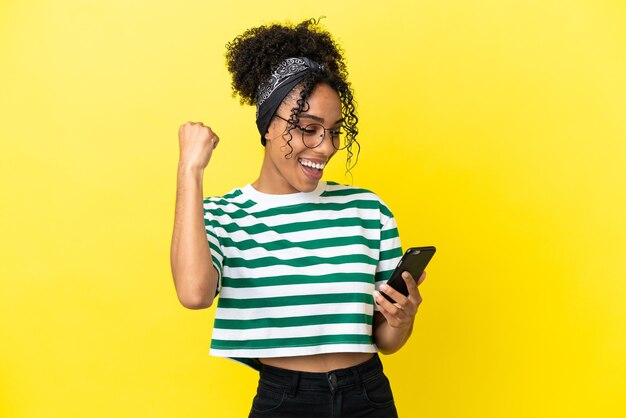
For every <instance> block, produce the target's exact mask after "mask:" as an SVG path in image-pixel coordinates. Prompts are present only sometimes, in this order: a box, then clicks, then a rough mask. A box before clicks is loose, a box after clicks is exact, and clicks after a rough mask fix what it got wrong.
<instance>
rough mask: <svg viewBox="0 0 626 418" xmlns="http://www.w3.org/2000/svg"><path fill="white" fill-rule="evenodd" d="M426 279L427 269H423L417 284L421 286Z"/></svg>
mask: <svg viewBox="0 0 626 418" xmlns="http://www.w3.org/2000/svg"><path fill="white" fill-rule="evenodd" d="M425 279H426V271H423V272H422V274H421V275H420V278H419V279H418V280H417V285H418V286H419V285H420V284H422V282H423V281H424V280H425Z"/></svg>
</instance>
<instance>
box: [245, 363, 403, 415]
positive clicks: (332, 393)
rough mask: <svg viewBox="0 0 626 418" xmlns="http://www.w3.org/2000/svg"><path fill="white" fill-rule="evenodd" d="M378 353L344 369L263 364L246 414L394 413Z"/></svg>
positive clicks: (391, 398) (390, 394) (389, 388)
mask: <svg viewBox="0 0 626 418" xmlns="http://www.w3.org/2000/svg"><path fill="white" fill-rule="evenodd" d="M397 416H398V413H397V412H396V407H395V405H394V402H393V394H392V393H391V387H390V386H389V380H387V377H386V376H385V375H384V373H383V365H382V363H381V362H380V358H379V357H378V354H375V355H374V357H372V358H371V359H370V360H368V361H366V362H364V363H361V364H358V365H356V366H354V367H349V368H347V369H339V370H332V371H330V372H328V373H308V372H297V371H292V370H285V369H280V368H277V367H271V366H266V365H262V367H261V373H260V378H259V386H258V389H257V394H256V396H255V397H254V400H253V401H252V410H251V411H250V415H249V418H257V417H273V418H274V417H275V418H281V417H285V418H287V417H289V418H291V417H295V418H306V417H311V418H326V417H328V418H331V417H332V418H359V417H363V418H378V417H380V418H393V417H397Z"/></svg>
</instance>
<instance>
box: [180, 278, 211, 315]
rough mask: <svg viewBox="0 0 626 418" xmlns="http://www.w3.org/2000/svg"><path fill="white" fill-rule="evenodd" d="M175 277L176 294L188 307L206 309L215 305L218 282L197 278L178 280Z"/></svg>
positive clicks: (181, 302) (182, 303)
mask: <svg viewBox="0 0 626 418" xmlns="http://www.w3.org/2000/svg"><path fill="white" fill-rule="evenodd" d="M177 279H180V277H179V278H177V277H176V276H175V277H174V282H175V287H176V295H177V296H178V301H179V302H180V304H181V305H183V306H184V307H185V308H187V309H206V308H209V307H210V306H211V305H213V300H214V299H215V288H216V282H215V281H212V280H209V281H208V282H207V281H201V282H198V281H195V280H189V279H186V280H177Z"/></svg>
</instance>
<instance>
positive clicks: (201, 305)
mask: <svg viewBox="0 0 626 418" xmlns="http://www.w3.org/2000/svg"><path fill="white" fill-rule="evenodd" d="M213 299H214V298H213V297H205V296H203V295H194V294H185V295H181V294H179V295H178V301H179V302H180V304H181V305H183V306H184V307H185V308H187V309H194V310H198V309H206V308H210V307H211V305H213Z"/></svg>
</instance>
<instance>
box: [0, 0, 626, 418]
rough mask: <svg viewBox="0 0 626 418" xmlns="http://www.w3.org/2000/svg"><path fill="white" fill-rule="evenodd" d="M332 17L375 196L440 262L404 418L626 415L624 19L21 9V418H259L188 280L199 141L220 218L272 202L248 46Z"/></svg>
mask: <svg viewBox="0 0 626 418" xmlns="http://www.w3.org/2000/svg"><path fill="white" fill-rule="evenodd" d="M319 16H326V19H324V20H323V23H324V25H325V26H326V27H327V28H328V29H329V30H330V31H331V32H332V33H334V34H335V36H336V37H337V39H339V40H340V42H341V43H342V45H343V47H344V49H345V51H346V58H347V62H348V66H349V71H350V76H351V80H352V82H353V87H354V89H355V92H356V97H357V100H358V103H359V115H360V131H361V133H360V135H359V139H360V142H361V145H362V153H361V156H360V159H359V162H358V165H357V167H356V168H355V169H354V170H353V176H354V178H353V180H351V179H350V178H349V177H348V178H346V177H345V175H344V164H343V161H341V158H342V157H341V156H340V157H338V158H337V159H336V160H335V161H334V162H333V163H332V164H331V166H330V168H329V169H328V170H327V173H326V178H327V179H333V180H336V181H342V182H350V181H353V183H354V184H355V185H359V186H362V187H367V188H371V189H373V190H374V191H376V192H377V193H378V194H379V195H380V196H381V197H382V198H383V199H384V200H385V201H386V202H387V203H388V204H389V205H390V206H391V208H392V209H393V210H394V212H395V215H396V217H397V220H398V223H399V227H400V233H401V238H402V241H403V245H404V246H405V247H406V246H409V245H436V246H437V247H438V250H439V251H438V253H437V255H436V256H435V258H434V259H433V263H432V265H431V267H429V269H428V277H427V279H426V281H425V282H424V284H423V285H422V287H421V291H422V295H423V297H424V302H423V304H422V306H421V307H420V311H419V314H418V318H417V321H416V326H415V331H414V334H413V337H412V339H411V340H410V342H409V343H408V344H407V345H406V346H405V347H404V349H403V350H401V351H400V352H398V353H396V354H394V355H391V356H386V357H384V358H383V361H384V364H385V367H386V371H387V374H388V375H389V377H390V380H391V383H392V386H393V389H394V392H395V397H396V401H397V405H398V409H399V411H400V414H401V416H402V417H428V418H437V417H554V416H568V417H589V416H601V417H622V416H626V403H625V402H624V399H625V398H626V303H625V301H626V285H625V283H624V281H625V280H626V267H625V266H626V263H625V262H624V253H625V251H626V245H625V244H626V220H625V217H624V212H626V176H625V166H626V142H625V141H626V4H625V3H624V2H623V1H621V0H594V1H591V0H587V1H583V0H572V1H569V2H563V1H557V0H542V1H537V0H528V1H526V0H518V1H514V0H499V1H498V0H457V1H453V0H422V1H409V0H406V1H385V2H363V1H337V0H333V1H327V0H320V1H316V2H312V3H309V2H306V3H305V2H273V1H264V2H259V1H249V0H248V1H221V2H211V1H200V0H194V1H177V2H174V1H171V2H149V1H136V0H125V1H122V0H113V1H106V2H105V1H97V0H65V1H61V0H59V1H54V0H50V1H42V0H32V1H28V2H24V1H17V0H3V1H2V3H0V57H1V58H0V59H1V64H0V76H1V77H0V139H1V141H2V142H1V150H0V182H1V190H0V191H1V199H2V204H1V205H0V237H1V238H0V240H1V241H0V257H1V258H2V261H1V263H0V417H2V418H40V417H42V418H43V417H45V418H53V417H54V418H57V417H58V418H73V417H76V418H83V417H90V418H91V417H93V418H99V417H107V418H109V417H122V418H125V417H150V418H165V417H168V418H173V417H198V418H199V417H242V416H246V413H247V411H248V410H249V405H250V402H251V399H252V396H253V393H254V390H255V387H256V386H255V385H256V379H257V376H256V374H255V372H253V371H252V370H251V369H248V368H245V367H244V366H241V365H239V364H236V363H234V362H231V361H228V360H224V359H220V358H214V357H210V356H208V349H209V341H210V331H211V327H212V318H213V311H214V308H210V309H208V310H203V311H191V310H186V309H184V308H183V307H182V306H180V305H179V304H178V301H177V299H176V296H175V292H174V287H173V284H172V279H171V274H170V267H169V244H170V237H171V231H172V225H173V215H174V201H175V186H176V164H177V158H178V142H177V136H176V133H177V129H178V126H179V125H180V124H182V123H184V122H186V121H188V120H193V121H199V120H200V121H203V122H205V123H207V124H209V125H210V126H212V127H213V128H214V129H215V131H216V132H217V133H218V134H219V135H220V137H221V138H222V141H221V142H220V146H219V147H218V149H217V150H216V152H215V154H214V157H213V160H212V161H211V164H210V166H209V167H208V168H207V170H206V172H205V177H204V193H205V195H207V196H208V195H215V194H222V193H225V192H227V191H228V190H230V189H232V188H234V187H237V186H242V185H244V184H246V183H248V182H251V181H253V180H254V179H255V178H256V175H257V174H258V172H259V168H260V163H261V157H262V152H263V151H262V148H261V147H260V144H259V141H258V138H257V133H256V131H255V124H254V109H253V108H251V107H242V106H240V105H239V103H238V100H237V99H234V98H232V97H231V91H230V80H229V76H228V73H227V71H226V68H225V61H224V52H225V49H224V45H225V44H226V43H227V42H228V41H230V40H231V39H233V37H235V36H236V35H237V34H239V33H241V32H242V31H243V30H245V29H246V28H249V27H253V26H257V25H260V24H266V23H270V22H272V21H285V20H291V21H293V22H298V21H300V20H303V19H305V18H310V17H319Z"/></svg>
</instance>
